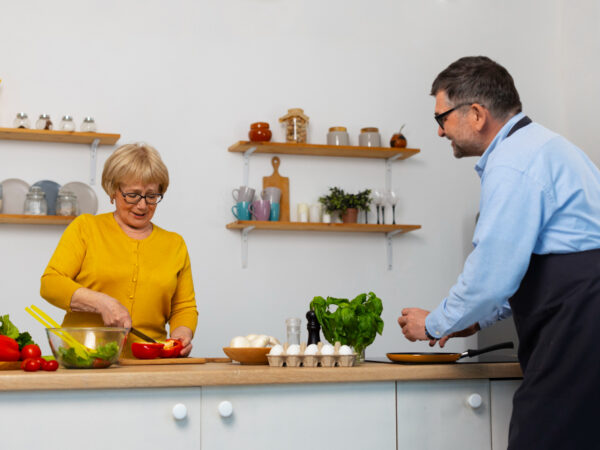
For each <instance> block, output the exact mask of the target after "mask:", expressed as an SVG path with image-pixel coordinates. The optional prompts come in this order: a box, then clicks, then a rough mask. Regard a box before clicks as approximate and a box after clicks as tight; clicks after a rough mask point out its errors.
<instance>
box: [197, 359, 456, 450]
mask: <svg viewBox="0 0 600 450" xmlns="http://www.w3.org/2000/svg"><path fill="white" fill-rule="evenodd" d="M281 370H286V369H281ZM323 370H336V369H323ZM222 402H229V403H225V404H223V405H222ZM220 405H221V406H222V409H221V412H225V415H226V414H227V412H229V411H232V413H231V415H230V416H229V417H223V416H222V415H221V414H220V413H219V406H220ZM229 406H231V407H232V409H229V411H226V410H227V407H229ZM395 407H396V405H395V386H394V382H386V383H335V384H333V383H332V384H304V385H269V386H235V387H234V386H229V387H206V388H202V450H221V449H234V448H248V449H261V450H271V449H272V450H281V449H286V450H306V449H312V450H319V449H323V450H325V449H327V450H335V449H340V450H342V449H343V450H352V449H357V450H364V449H377V450H394V449H396V414H395ZM463 450H464V449H463Z"/></svg>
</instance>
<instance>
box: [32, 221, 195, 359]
mask: <svg viewBox="0 0 600 450" xmlns="http://www.w3.org/2000/svg"><path fill="white" fill-rule="evenodd" d="M80 287H86V288H89V289H92V290H94V291H99V292H103V293H104V294H107V295H110V296H111V297H114V298H115V299H117V300H119V301H120V302H121V303H122V304H123V305H124V306H125V307H126V308H127V310H128V311H129V314H130V315H131V319H132V324H133V326H134V327H135V328H138V329H139V330H141V331H142V332H144V333H146V334H147V335H149V336H150V337H152V338H154V339H156V340H164V339H165V338H166V324H167V322H168V323H169V327H170V329H171V330H174V329H175V328H177V327H178V326H181V325H183V326H186V327H188V328H189V329H191V330H192V332H193V331H194V330H195V329H196V324H197V322H198V311H197V309H196V298H195V295H194V284H193V280H192V270H191V266H190V258H189V255H188V251H187V247H186V245H185V242H184V241H183V238H182V237H181V236H179V235H178V234H177V233H173V232H169V231H166V230H163V229H162V228H159V227H157V226H156V225H154V226H153V230H152V234H150V236H148V237H147V238H145V239H142V240H136V239H132V238H130V237H129V236H127V235H126V234H125V232H124V231H123V230H122V229H121V227H120V226H119V225H118V224H117V222H116V221H115V218H114V216H113V214H112V213H107V214H100V215H97V216H92V215H89V214H83V215H81V216H79V217H77V218H76V219H75V220H74V221H73V222H72V223H71V224H70V225H69V226H68V227H67V229H66V230H65V232H64V233H63V235H62V237H61V239H60V242H59V243H58V246H57V247H56V250H55V251H54V255H52V258H51V259H50V262H49V263H48V267H46V270H45V271H44V274H43V275H42V283H41V289H40V294H41V296H42V297H43V298H45V299H46V300H48V301H49V302H50V303H52V304H53V305H55V306H57V307H59V308H62V309H64V310H66V311H67V313H66V315H65V318H64V321H63V326H103V322H102V317H101V316H100V315H99V314H94V313H85V312H74V311H71V307H70V305H71V297H72V296H73V293H74V292H75V291H76V290H77V289H79V288H80ZM132 338H134V337H133V336H132V335H130V337H129V340H130V341H133V340H135V341H138V340H139V339H137V338H136V339H132ZM129 347H130V345H127V346H126V353H127V354H129Z"/></svg>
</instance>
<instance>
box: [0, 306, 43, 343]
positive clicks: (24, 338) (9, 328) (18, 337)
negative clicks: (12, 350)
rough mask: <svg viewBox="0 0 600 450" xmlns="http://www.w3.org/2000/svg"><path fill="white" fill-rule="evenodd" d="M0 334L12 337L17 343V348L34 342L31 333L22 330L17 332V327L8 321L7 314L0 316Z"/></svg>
mask: <svg viewBox="0 0 600 450" xmlns="http://www.w3.org/2000/svg"><path fill="white" fill-rule="evenodd" d="M0 334H3V335H4V336H8V337H9V338H13V339H14V340H15V341H17V343H18V344H19V350H21V349H22V348H23V347H25V346H26V345H29V344H35V342H34V341H33V339H32V338H31V335H30V334H29V333H28V332H27V331H24V332H23V333H20V332H19V329H18V328H17V327H16V326H15V325H14V324H13V323H12V322H11V321H10V319H9V317H8V314H6V315H4V316H0Z"/></svg>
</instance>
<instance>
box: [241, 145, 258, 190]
mask: <svg viewBox="0 0 600 450" xmlns="http://www.w3.org/2000/svg"><path fill="white" fill-rule="evenodd" d="M255 151H256V147H251V148H249V149H248V150H246V151H245V152H244V186H248V178H249V174H250V156H252V153H254V152H255Z"/></svg>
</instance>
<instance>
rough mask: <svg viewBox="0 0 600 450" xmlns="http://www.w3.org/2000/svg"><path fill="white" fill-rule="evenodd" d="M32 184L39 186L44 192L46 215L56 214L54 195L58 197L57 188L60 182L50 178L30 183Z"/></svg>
mask: <svg viewBox="0 0 600 450" xmlns="http://www.w3.org/2000/svg"><path fill="white" fill-rule="evenodd" d="M32 186H39V187H41V188H42V191H44V192H45V193H46V203H48V215H49V216H55V215H56V197H58V190H59V189H60V184H58V183H57V182H56V181H52V180H41V181H37V182H35V183H33V184H32Z"/></svg>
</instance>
